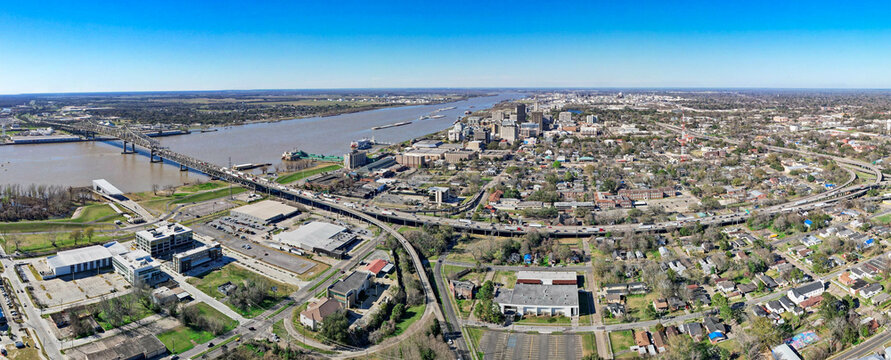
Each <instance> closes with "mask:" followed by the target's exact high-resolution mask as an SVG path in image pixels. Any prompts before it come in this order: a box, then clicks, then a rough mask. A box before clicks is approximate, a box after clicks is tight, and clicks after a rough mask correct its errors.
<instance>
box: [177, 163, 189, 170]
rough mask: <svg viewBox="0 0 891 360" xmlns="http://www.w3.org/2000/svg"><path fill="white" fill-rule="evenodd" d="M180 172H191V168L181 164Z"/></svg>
mask: <svg viewBox="0 0 891 360" xmlns="http://www.w3.org/2000/svg"><path fill="white" fill-rule="evenodd" d="M179 171H189V167H187V166H185V165H183V164H179Z"/></svg>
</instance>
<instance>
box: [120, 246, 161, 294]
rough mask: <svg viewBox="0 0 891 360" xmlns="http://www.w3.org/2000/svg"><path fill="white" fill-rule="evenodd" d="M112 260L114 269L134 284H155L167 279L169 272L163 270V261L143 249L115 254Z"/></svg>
mask: <svg viewBox="0 0 891 360" xmlns="http://www.w3.org/2000/svg"><path fill="white" fill-rule="evenodd" d="M111 262H112V265H114V270H115V271H116V272H117V273H118V274H121V276H123V277H124V279H127V281H128V282H130V284H133V285H143V284H144V285H149V286H154V285H156V284H158V283H161V282H164V281H166V280H167V274H165V273H164V272H163V271H161V263H160V262H159V261H157V260H155V259H152V257H151V255H149V253H148V252H146V251H143V250H130V251H126V252H123V253H120V254H115V255H114V256H112V257H111Z"/></svg>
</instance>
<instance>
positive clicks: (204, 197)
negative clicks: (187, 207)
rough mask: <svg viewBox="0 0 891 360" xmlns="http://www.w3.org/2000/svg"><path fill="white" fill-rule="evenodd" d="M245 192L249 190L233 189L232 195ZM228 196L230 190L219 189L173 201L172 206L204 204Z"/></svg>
mask: <svg viewBox="0 0 891 360" xmlns="http://www.w3.org/2000/svg"><path fill="white" fill-rule="evenodd" d="M245 191H247V189H245V188H243V187H233V188H232V192H231V193H232V195H235V194H240V193H243V192H245ZM226 196H229V188H224V189H217V190H213V191H207V192H202V193H197V194H192V195H187V196H183V197H181V198H179V199H176V200H173V202H172V203H171V204H187V203H193V202H202V201H208V200H213V199H219V198H221V197H226Z"/></svg>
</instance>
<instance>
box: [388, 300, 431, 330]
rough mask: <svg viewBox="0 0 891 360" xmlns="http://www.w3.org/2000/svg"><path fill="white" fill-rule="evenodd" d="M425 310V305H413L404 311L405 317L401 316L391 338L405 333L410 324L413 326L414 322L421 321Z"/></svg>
mask: <svg viewBox="0 0 891 360" xmlns="http://www.w3.org/2000/svg"><path fill="white" fill-rule="evenodd" d="M426 308H427V304H421V305H415V306H412V307H409V308H407V309H405V315H403V316H402V319H399V322H397V323H396V332H394V333H393V336H396V335H399V334H402V333H403V332H405V329H408V327H409V326H411V324H414V323H415V321H418V320H419V319H421V316H422V315H424V309H426Z"/></svg>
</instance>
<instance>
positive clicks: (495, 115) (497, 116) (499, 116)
mask: <svg viewBox="0 0 891 360" xmlns="http://www.w3.org/2000/svg"><path fill="white" fill-rule="evenodd" d="M492 121H494V122H495V123H496V124H498V123H501V122H502V121H504V112H503V111H501V110H495V111H493V112H492Z"/></svg>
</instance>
